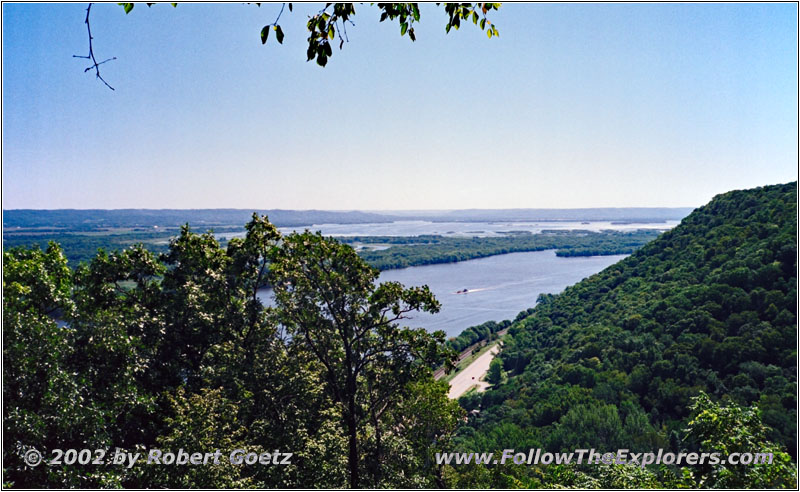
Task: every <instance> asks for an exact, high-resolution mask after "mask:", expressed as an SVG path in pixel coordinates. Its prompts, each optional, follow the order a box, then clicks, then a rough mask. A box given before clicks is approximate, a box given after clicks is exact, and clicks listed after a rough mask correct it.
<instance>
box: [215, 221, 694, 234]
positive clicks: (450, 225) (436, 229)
mask: <svg viewBox="0 0 800 492" xmlns="http://www.w3.org/2000/svg"><path fill="white" fill-rule="evenodd" d="M678 222H680V221H678V220H667V221H664V222H634V223H614V222H607V221H593V222H573V221H538V222H515V221H495V222H431V221H426V220H404V221H396V222H385V223H372V224H314V225H310V226H307V227H279V228H278V229H279V230H280V231H281V233H282V234H289V233H291V232H293V231H299V232H302V231H304V230H306V229H308V230H311V231H314V232H316V231H321V232H322V234H323V235H324V236H339V237H344V236H420V235H423V234H437V235H440V236H456V237H458V236H468V237H474V236H479V237H493V236H494V237H497V236H504V235H507V234H509V233H514V232H516V233H520V232H529V233H533V234H536V233H539V232H542V231H544V230H559V231H563V230H585V231H603V230H614V231H633V230H636V229H663V230H666V229H671V228H673V227H675V226H676V225H678ZM216 236H217V237H218V238H220V239H223V238H224V239H230V238H232V237H243V236H244V232H223V233H219V234H216Z"/></svg>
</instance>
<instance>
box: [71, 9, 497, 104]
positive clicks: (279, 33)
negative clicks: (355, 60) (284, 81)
mask: <svg viewBox="0 0 800 492" xmlns="http://www.w3.org/2000/svg"><path fill="white" fill-rule="evenodd" d="M119 5H120V6H121V7H122V8H123V9H124V10H125V13H126V14H129V13H130V12H131V11H133V8H134V6H135V3H130V2H129V3H120V4H119ZM151 5H153V3H147V6H148V7H149V6H151ZM256 5H258V6H261V4H260V3H256ZM436 5H437V6H441V5H442V4H439V3H437V4H436ZM443 5H444V11H445V13H447V16H448V20H447V24H445V31H446V32H448V33H449V32H450V30H451V29H456V30H458V28H459V27H461V21H462V20H463V21H465V23H466V22H469V21H472V23H473V24H474V25H476V26H479V27H480V29H481V30H482V31H485V32H486V35H487V36H488V37H489V39H491V38H492V37H497V36H499V35H500V32H499V31H498V30H497V26H495V25H494V24H493V23H492V21H491V20H489V18H488V17H487V16H488V14H489V13H490V12H491V11H492V10H497V9H499V8H500V5H501V4H499V3H445V4H443ZM172 6H173V7H176V6H177V4H176V3H173V4H172ZM369 6H370V7H373V6H375V7H377V8H378V10H379V11H380V13H381V14H380V21H379V22H384V21H385V20H387V19H388V20H390V21H395V20H396V21H397V23H398V27H399V28H400V35H401V36H405V35H406V34H408V38H409V39H410V40H411V41H412V42H413V41H416V39H417V38H416V34H415V32H414V23H416V22H419V20H420V18H421V14H420V8H419V4H418V3H378V4H369ZM287 7H288V10H289V12H292V10H293V7H292V4H291V3H283V4H281V8H280V11H279V12H278V15H277V17H276V19H275V20H274V21H273V22H271V23H269V24H267V25H265V26H264V27H263V28H262V29H261V43H262V44H266V43H267V41H268V40H269V35H270V33H271V32H274V33H275V39H276V40H277V41H278V43H279V44H283V39H284V33H283V29H282V28H281V25H280V23H279V22H280V19H281V17H282V16H283V14H284V11H285V10H286V8H287ZM91 10H92V4H91V3H90V4H89V5H88V7H87V8H86V20H85V24H86V30H87V32H88V36H89V54H88V55H86V56H83V55H73V57H75V58H85V59H88V60H90V61H91V62H92V64H91V65H90V66H89V67H88V68H86V70H85V71H86V72H88V71H90V70H94V72H95V77H96V78H97V79H98V80H100V81H101V82H103V83H104V84H105V85H106V87H108V88H109V89H111V90H112V91H113V90H114V88H113V87H111V85H109V84H108V82H106V81H105V79H103V77H102V76H101V75H100V65H102V64H104V63H106V62H109V61H112V60H116V57H112V58H108V59H105V60H103V61H100V62H98V61H97V59H96V58H95V55H94V47H93V44H92V40H93V38H92V27H91V23H90V14H91ZM355 15H356V9H355V4H353V3H326V4H325V6H324V7H323V8H322V9H320V10H319V11H318V12H317V13H315V14H314V15H311V16H309V18H308V21H307V22H306V29H307V30H308V38H307V41H308V49H307V50H306V55H307V57H308V60H307V61H311V60H316V63H317V65H319V66H321V67H324V66H326V65H327V64H328V58H330V57H331V56H333V47H332V43H333V42H334V40H335V39H337V38H338V40H339V49H340V50H341V49H342V48H343V47H344V44H345V42H349V39H348V37H347V25H348V24H350V26H351V27H354V26H355V24H354V23H353V17H355Z"/></svg>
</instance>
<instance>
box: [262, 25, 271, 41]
mask: <svg viewBox="0 0 800 492" xmlns="http://www.w3.org/2000/svg"><path fill="white" fill-rule="evenodd" d="M268 37H269V26H264V28H263V29H261V44H264V43H266V42H267V38H268Z"/></svg>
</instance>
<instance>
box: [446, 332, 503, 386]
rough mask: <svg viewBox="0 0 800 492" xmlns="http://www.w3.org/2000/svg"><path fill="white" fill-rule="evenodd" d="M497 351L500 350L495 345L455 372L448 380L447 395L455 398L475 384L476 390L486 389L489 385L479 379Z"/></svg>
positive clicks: (484, 373)
mask: <svg viewBox="0 0 800 492" xmlns="http://www.w3.org/2000/svg"><path fill="white" fill-rule="evenodd" d="M498 352H500V347H498V346H497V345H495V346H494V347H492V348H491V349H489V350H488V351H487V352H486V353H484V354H483V355H481V356H480V357H478V358H477V359H475V362H473V363H472V364H470V365H468V366H467V367H466V368H464V370H463V371H461V372H459V373H458V374H456V376H455V377H454V378H453V379H452V380H451V381H450V393H449V394H448V396H449V397H450V398H452V399H456V398H458V397H459V396H461V395H463V394H464V393H466V392H467V390H469V389H470V388H472V387H473V386H475V385H477V386H478V391H486V388H488V387H489V383H487V382H486V381H481V379H482V378H483V376H485V375H486V373H487V372H488V371H489V364H491V362H492V359H494V356H495V355H497V353H498Z"/></svg>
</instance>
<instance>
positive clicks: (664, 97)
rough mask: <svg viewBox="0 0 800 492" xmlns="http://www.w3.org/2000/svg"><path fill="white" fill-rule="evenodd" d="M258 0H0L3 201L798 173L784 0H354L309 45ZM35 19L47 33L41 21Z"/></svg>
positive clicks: (498, 201)
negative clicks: (133, 2)
mask: <svg viewBox="0 0 800 492" xmlns="http://www.w3.org/2000/svg"><path fill="white" fill-rule="evenodd" d="M279 8H280V6H279V5H275V4H264V5H262V7H261V8H257V7H255V6H254V5H238V4H180V5H178V7H177V8H172V7H170V6H168V5H164V4H157V5H154V6H153V7H152V8H147V7H146V6H145V5H144V4H137V6H136V8H135V9H134V10H133V11H132V12H131V13H130V14H129V15H126V14H125V13H124V11H123V9H122V7H120V6H118V5H115V4H96V5H95V6H94V7H93V8H92V11H91V22H92V34H93V36H94V51H95V54H96V56H97V58H98V60H101V59H106V58H110V57H116V58H117V59H116V60H113V61H111V62H108V63H105V64H103V65H102V74H103V77H104V78H105V79H106V80H107V81H109V83H110V84H111V85H113V86H114V88H115V89H116V90H115V91H111V90H109V89H107V88H106V87H105V86H104V85H103V84H102V83H101V82H99V81H97V80H96V79H95V76H94V74H93V73H91V72H89V73H85V72H84V68H86V66H87V63H86V60H82V59H77V58H73V55H85V54H86V52H87V33H86V26H85V24H84V19H85V16H86V5H85V4H13V3H5V4H3V6H2V10H3V66H4V70H3V109H2V111H3V141H2V153H3V165H2V167H3V178H4V179H3V185H2V188H3V190H2V191H3V198H2V201H3V203H2V205H3V209H4V210H11V209H48V210H54V209H83V210H86V209H106V210H107V209H131V208H133V209H142V208H147V209H182V210H186V209H219V208H235V209H247V208H250V207H253V206H255V207H256V208H257V209H284V210H358V211H380V210H383V211H391V210H464V209H487V210H488V209H494V210H496V209H520V208H539V209H543V208H548V209H553V208H556V209H567V208H611V207H614V208H627V207H670V208H676V207H687V206H700V205H702V204H705V203H707V202H708V201H709V200H710V199H711V198H712V197H713V196H715V195H717V194H719V193H723V192H727V191H730V190H734V189H745V188H754V187H757V186H763V185H767V184H774V183H786V182H789V181H794V180H796V179H797V162H798V155H797V133H798V127H797V5H794V4H717V3H712V4H568V3H559V4H522V5H521V4H506V5H503V6H502V8H500V10H499V12H497V13H492V15H491V16H490V17H491V20H492V21H494V22H495V23H496V25H497V26H498V28H499V31H500V36H499V37H498V38H492V39H487V37H486V35H485V33H483V32H481V31H480V30H479V29H477V28H475V26H472V25H471V23H470V25H465V26H464V27H462V28H461V29H460V30H457V31H456V30H453V31H451V32H450V34H445V32H444V25H445V23H446V14H445V13H444V12H443V11H442V9H441V8H439V9H437V8H436V7H435V6H434V5H428V4H425V5H422V6H421V9H422V20H421V22H419V23H417V24H415V32H416V38H417V41H416V42H415V43H411V42H410V41H409V39H408V37H407V36H406V37H401V36H400V34H399V28H398V27H397V25H396V24H392V23H390V22H384V23H379V22H378V15H379V14H378V10H377V8H374V7H370V6H368V5H357V6H356V11H357V13H356V16H355V17H354V22H355V26H352V27H348V36H349V39H350V41H349V42H348V43H345V45H344V49H343V50H341V51H339V50H338V46H337V47H336V48H335V50H334V54H333V56H332V58H331V59H330V62H329V63H328V66H327V67H326V68H324V69H323V68H320V67H318V66H316V65H315V64H314V63H313V62H311V63H306V62H305V59H306V57H305V49H306V37H307V33H306V31H305V29H306V27H305V19H306V15H307V14H308V13H311V12H312V11H315V10H314V9H316V8H317V6H315V5H309V4H296V5H295V8H294V12H293V13H289V12H284V14H283V16H282V18H281V25H282V26H283V31H284V32H285V33H286V37H285V40H284V44H283V45H282V46H281V45H278V44H277V43H275V40H274V39H271V40H270V41H269V42H268V43H267V45H266V46H262V44H261V42H260V40H259V33H260V31H261V28H262V26H263V25H264V24H265V23H271V22H272V21H273V20H274V18H275V17H276V16H277V12H278V10H279ZM52 33H58V42H54V41H53V39H54V38H53V36H52Z"/></svg>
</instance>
